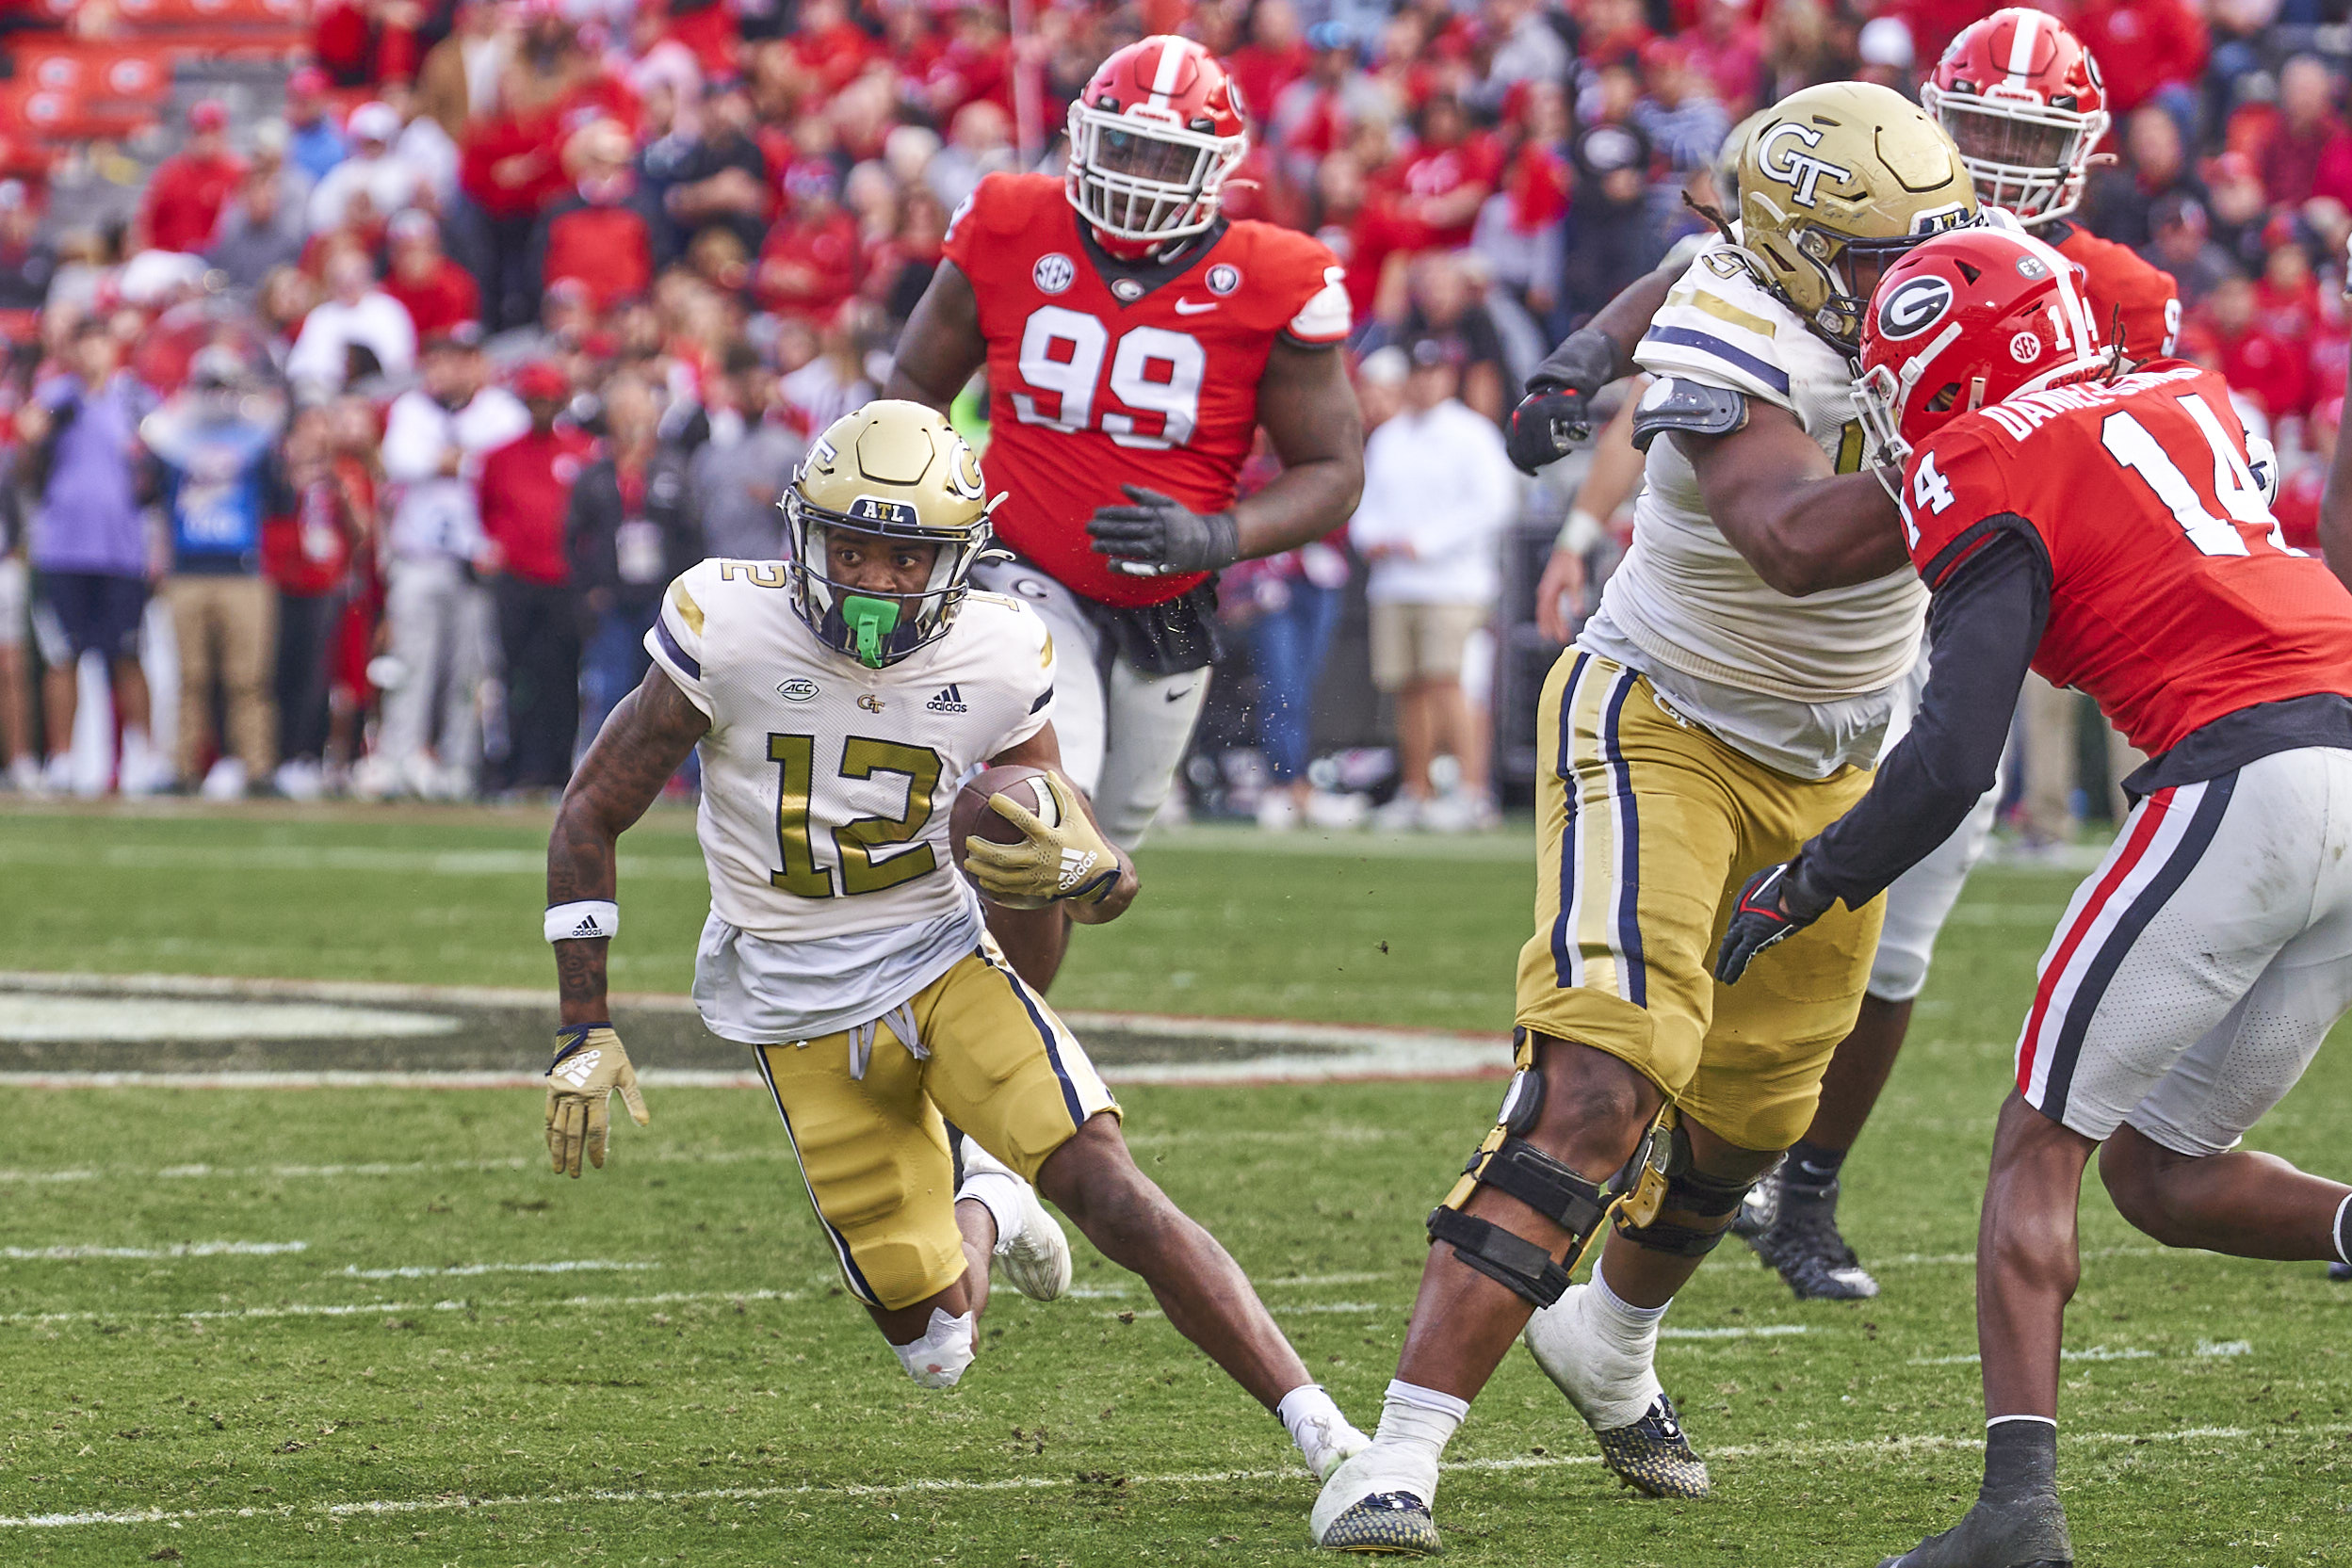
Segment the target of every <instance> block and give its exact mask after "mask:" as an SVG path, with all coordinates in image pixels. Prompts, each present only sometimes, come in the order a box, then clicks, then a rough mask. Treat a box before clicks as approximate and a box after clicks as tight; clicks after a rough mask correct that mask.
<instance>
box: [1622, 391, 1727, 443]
mask: <svg viewBox="0 0 2352 1568" xmlns="http://www.w3.org/2000/svg"><path fill="white" fill-rule="evenodd" d="M1746 424H1747V396H1746V394H1744V393H1739V392H1733V391H1732V390H1730V389H1729V388H1728V387H1720V386H1709V385H1707V384H1706V383H1705V382H1703V381H1690V380H1682V379H1680V378H1679V377H1675V376H1661V377H1660V378H1658V380H1654V381H1652V382H1650V383H1649V390H1648V391H1647V392H1645V393H1643V394H1642V400H1641V402H1640V403H1638V404H1636V405H1635V407H1634V410H1633V449H1634V450H1635V451H1637V452H1646V451H1648V450H1649V444H1650V443H1651V442H1653V441H1656V440H1657V439H1658V437H1659V436H1660V435H1661V434H1663V433H1664V432H1665V431H1667V430H1687V431H1689V432H1690V433H1691V434H1693V435H1707V436H1722V435H1729V434H1731V433H1732V432H1733V431H1735V430H1738V429H1740V428H1742V427H1744V425H1746Z"/></svg>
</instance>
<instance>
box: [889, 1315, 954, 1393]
mask: <svg viewBox="0 0 2352 1568" xmlns="http://www.w3.org/2000/svg"><path fill="white" fill-rule="evenodd" d="M973 1339H974V1334H973V1317H972V1314H970V1313H968V1312H967V1313H965V1315H964V1316H963V1317H949V1316H948V1311H947V1308H945V1307H933V1308H932V1309H931V1327H930V1328H929V1329H927V1330H926V1331H924V1334H923V1337H922V1338H920V1339H918V1340H916V1342H915V1343H914V1344H912V1345H893V1346H891V1347H890V1350H891V1353H892V1354H894V1355H896V1356H897V1357H898V1358H899V1365H900V1366H903V1367H905V1368H906V1375H907V1376H908V1377H910V1378H913V1379H914V1380H915V1381H916V1382H917V1383H919V1384H921V1385H922V1386H923V1387H925V1388H953V1387H954V1386H955V1384H956V1380H957V1379H958V1378H961V1377H962V1376H964V1369H965V1367H966V1366H971V1365H972V1355H973V1350H972V1345H973Z"/></svg>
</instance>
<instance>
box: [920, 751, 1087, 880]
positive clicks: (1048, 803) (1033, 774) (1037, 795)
mask: <svg viewBox="0 0 2352 1568" xmlns="http://www.w3.org/2000/svg"><path fill="white" fill-rule="evenodd" d="M992 795H1003V796H1008V797H1010V798H1011V799H1012V800H1014V802H1015V803H1016V804H1018V805H1020V806H1022V807H1023V808H1025V809H1027V810H1029V811H1031V812H1034V813H1036V814H1037V816H1038V818H1039V819H1040V820H1041V821H1043V822H1044V823H1045V824H1046V826H1047V827H1049V828H1054V827H1060V826H1061V825H1062V820H1061V819H1062V813H1061V808H1060V807H1059V806H1058V805H1057V804H1056V802H1055V800H1054V795H1053V791H1052V790H1050V789H1048V788H1046V770H1045V769H1044V768H1030V767H1025V766H1023V765H1022V764H1019V763H1010V764H1007V765H1006V766H1004V767H1002V768H981V770H980V771H979V772H978V773H975V774H973V775H972V776H971V778H970V779H968V780H966V781H965V784H964V787H963V788H962V789H959V790H957V791H956V792H955V804H954V805H953V806H952V807H950V808H949V812H948V847H949V850H950V851H951V852H952V853H953V854H954V856H955V866H956V869H957V870H959V871H961V870H963V869H964V844H965V840H966V839H969V838H972V837H974V836H978V837H981V838H984V839H986V840H988V842H989V843H991V844H1019V843H1021V842H1023V841H1024V839H1025V838H1026V837H1027V835H1026V834H1024V833H1023V832H1021V830H1020V829H1018V828H1016V827H1014V825H1013V824H1012V823H1011V822H1010V821H1008V820H1007V819H1006V818H1005V817H1004V816H1002V815H1001V814H1000V813H998V810H997V809H996V808H995V807H994V806H991V805H990V804H989V803H988V798H989V797H990V796H992Z"/></svg>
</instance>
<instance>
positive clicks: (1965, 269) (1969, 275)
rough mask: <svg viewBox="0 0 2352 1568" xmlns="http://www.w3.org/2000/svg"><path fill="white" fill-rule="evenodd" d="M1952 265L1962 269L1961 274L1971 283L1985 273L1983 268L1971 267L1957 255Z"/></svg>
mask: <svg viewBox="0 0 2352 1568" xmlns="http://www.w3.org/2000/svg"><path fill="white" fill-rule="evenodd" d="M1952 265H1953V266H1955V267H1958V268H1959V269H1960V276H1961V277H1963V278H1966V279H1967V280H1968V281H1969V282H1970V283H1974V282H1976V280H1977V279H1979V278H1981V277H1983V276H1984V275H1985V273H1984V269H1983V268H1981V267H1971V266H1970V265H1969V264H1968V263H1967V262H1964V261H1962V260H1960V259H1959V258H1958V257H1956V256H1955V257H1954V258H1953V262H1952Z"/></svg>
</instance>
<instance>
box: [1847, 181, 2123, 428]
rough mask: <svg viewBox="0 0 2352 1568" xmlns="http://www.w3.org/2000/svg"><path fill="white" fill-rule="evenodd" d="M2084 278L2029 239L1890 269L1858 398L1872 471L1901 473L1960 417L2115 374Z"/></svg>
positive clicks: (1966, 237)
mask: <svg viewBox="0 0 2352 1568" xmlns="http://www.w3.org/2000/svg"><path fill="white" fill-rule="evenodd" d="M2086 276H2087V274H2085V273H2084V270H2083V268H2082V267H2078V266H2076V265H2075V264H2074V263H2072V262H2070V261H2068V260H2067V259H2066V258H2065V257H2064V256H2062V255H2060V254H2058V252H2057V251H2053V250H2052V249H2051V248H2050V247H2049V246H2047V245H2045V244H2043V243H2042V242H2041V241H2040V240H2038V239H2036V238H2035V237H2034V236H2033V235H2031V234H2020V233H2016V232H2013V231H2010V230H2006V229H1990V228H1986V229H1959V230H1955V231H1953V232H1952V233H1950V234H1938V235H1936V236H1935V237H1933V238H1932V239H1929V240H1926V241H1924V242H1923V243H1922V244H1921V245H1919V246H1918V247H1917V248H1916V249H1914V250H1913V251H1910V252H1909V253H1908V254H1906V256H1904V257H1903V259H1902V260H1900V261H1898V262H1896V263H1895V264H1894V265H1893V266H1891V267H1888V268H1887V275H1886V276H1885V277H1884V278H1882V279H1880V280H1879V283H1878V291H1877V292H1876V293H1875V294H1873V295H1872V296H1871V301H1870V309H1869V310H1868V312H1866V313H1865V314H1864V315H1863V317H1862V375H1861V379H1860V380H1859V381H1858V382H1857V383H1856V386H1855V390H1854V401H1855V403H1856V404H1857V406H1858V407H1859V409H1860V411H1861V416H1862V427H1863V428H1864V429H1866V430H1867V431H1868V432H1869V433H1870V439H1871V441H1872V443H1873V445H1874V447H1875V448H1876V450H1875V453H1874V454H1873V456H1874V461H1878V462H1881V463H1886V464H1890V465H1893V466H1897V467H1899V466H1901V464H1902V462H1903V461H1904V460H1905V459H1906V457H1908V455H1909V453H1910V451H1911V448H1912V447H1914V446H1916V445H1918V444H1919V443H1920V442H1922V441H1923V440H1925V439H1926V438H1927V437H1928V436H1930V435H1932V434H1934V433H1935V432H1936V431H1937V430H1938V429H1940V428H1943V426H1944V425H1945V424H1946V423H1948V422H1949V421H1950V420H1951V419H1952V418H1953V417H1954V416H1955V415H1957V414H1962V413H1966V412H1970V411H1971V410H1972V409H1979V408H1982V407H1984V406H1985V405H1986V404H1987V403H1998V402H2000V401H2002V400H2003V398H2006V397H2013V396H2017V395H2018V394H2019V393H2024V392H2039V391H2041V390H2042V389H2043V388H2044V387H2052V386H2057V385H2059V384H2061V383H2062V382H2066V381H2079V380H2087V379H2089V378H2091V377H2094V376H2103V375H2106V374H2108V373H2109V372H2110V371H2111V370H2112V368H2113V367H2114V364H2115V361H2114V357H2113V356H2112V355H2110V354H2109V353H2108V352H2107V351H2106V350H2105V349H2104V348H2102V347H2101V344H2100V341H2099V331H2098V328H2097V326H2096V325H2095V324H2094V323H2093V321H2092V320H2091V312H2090V305H2089V303H2088V302H2087V301H2086V300H2085V299H2084V297H2083V284H2084V278H2085V277H2086Z"/></svg>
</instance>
